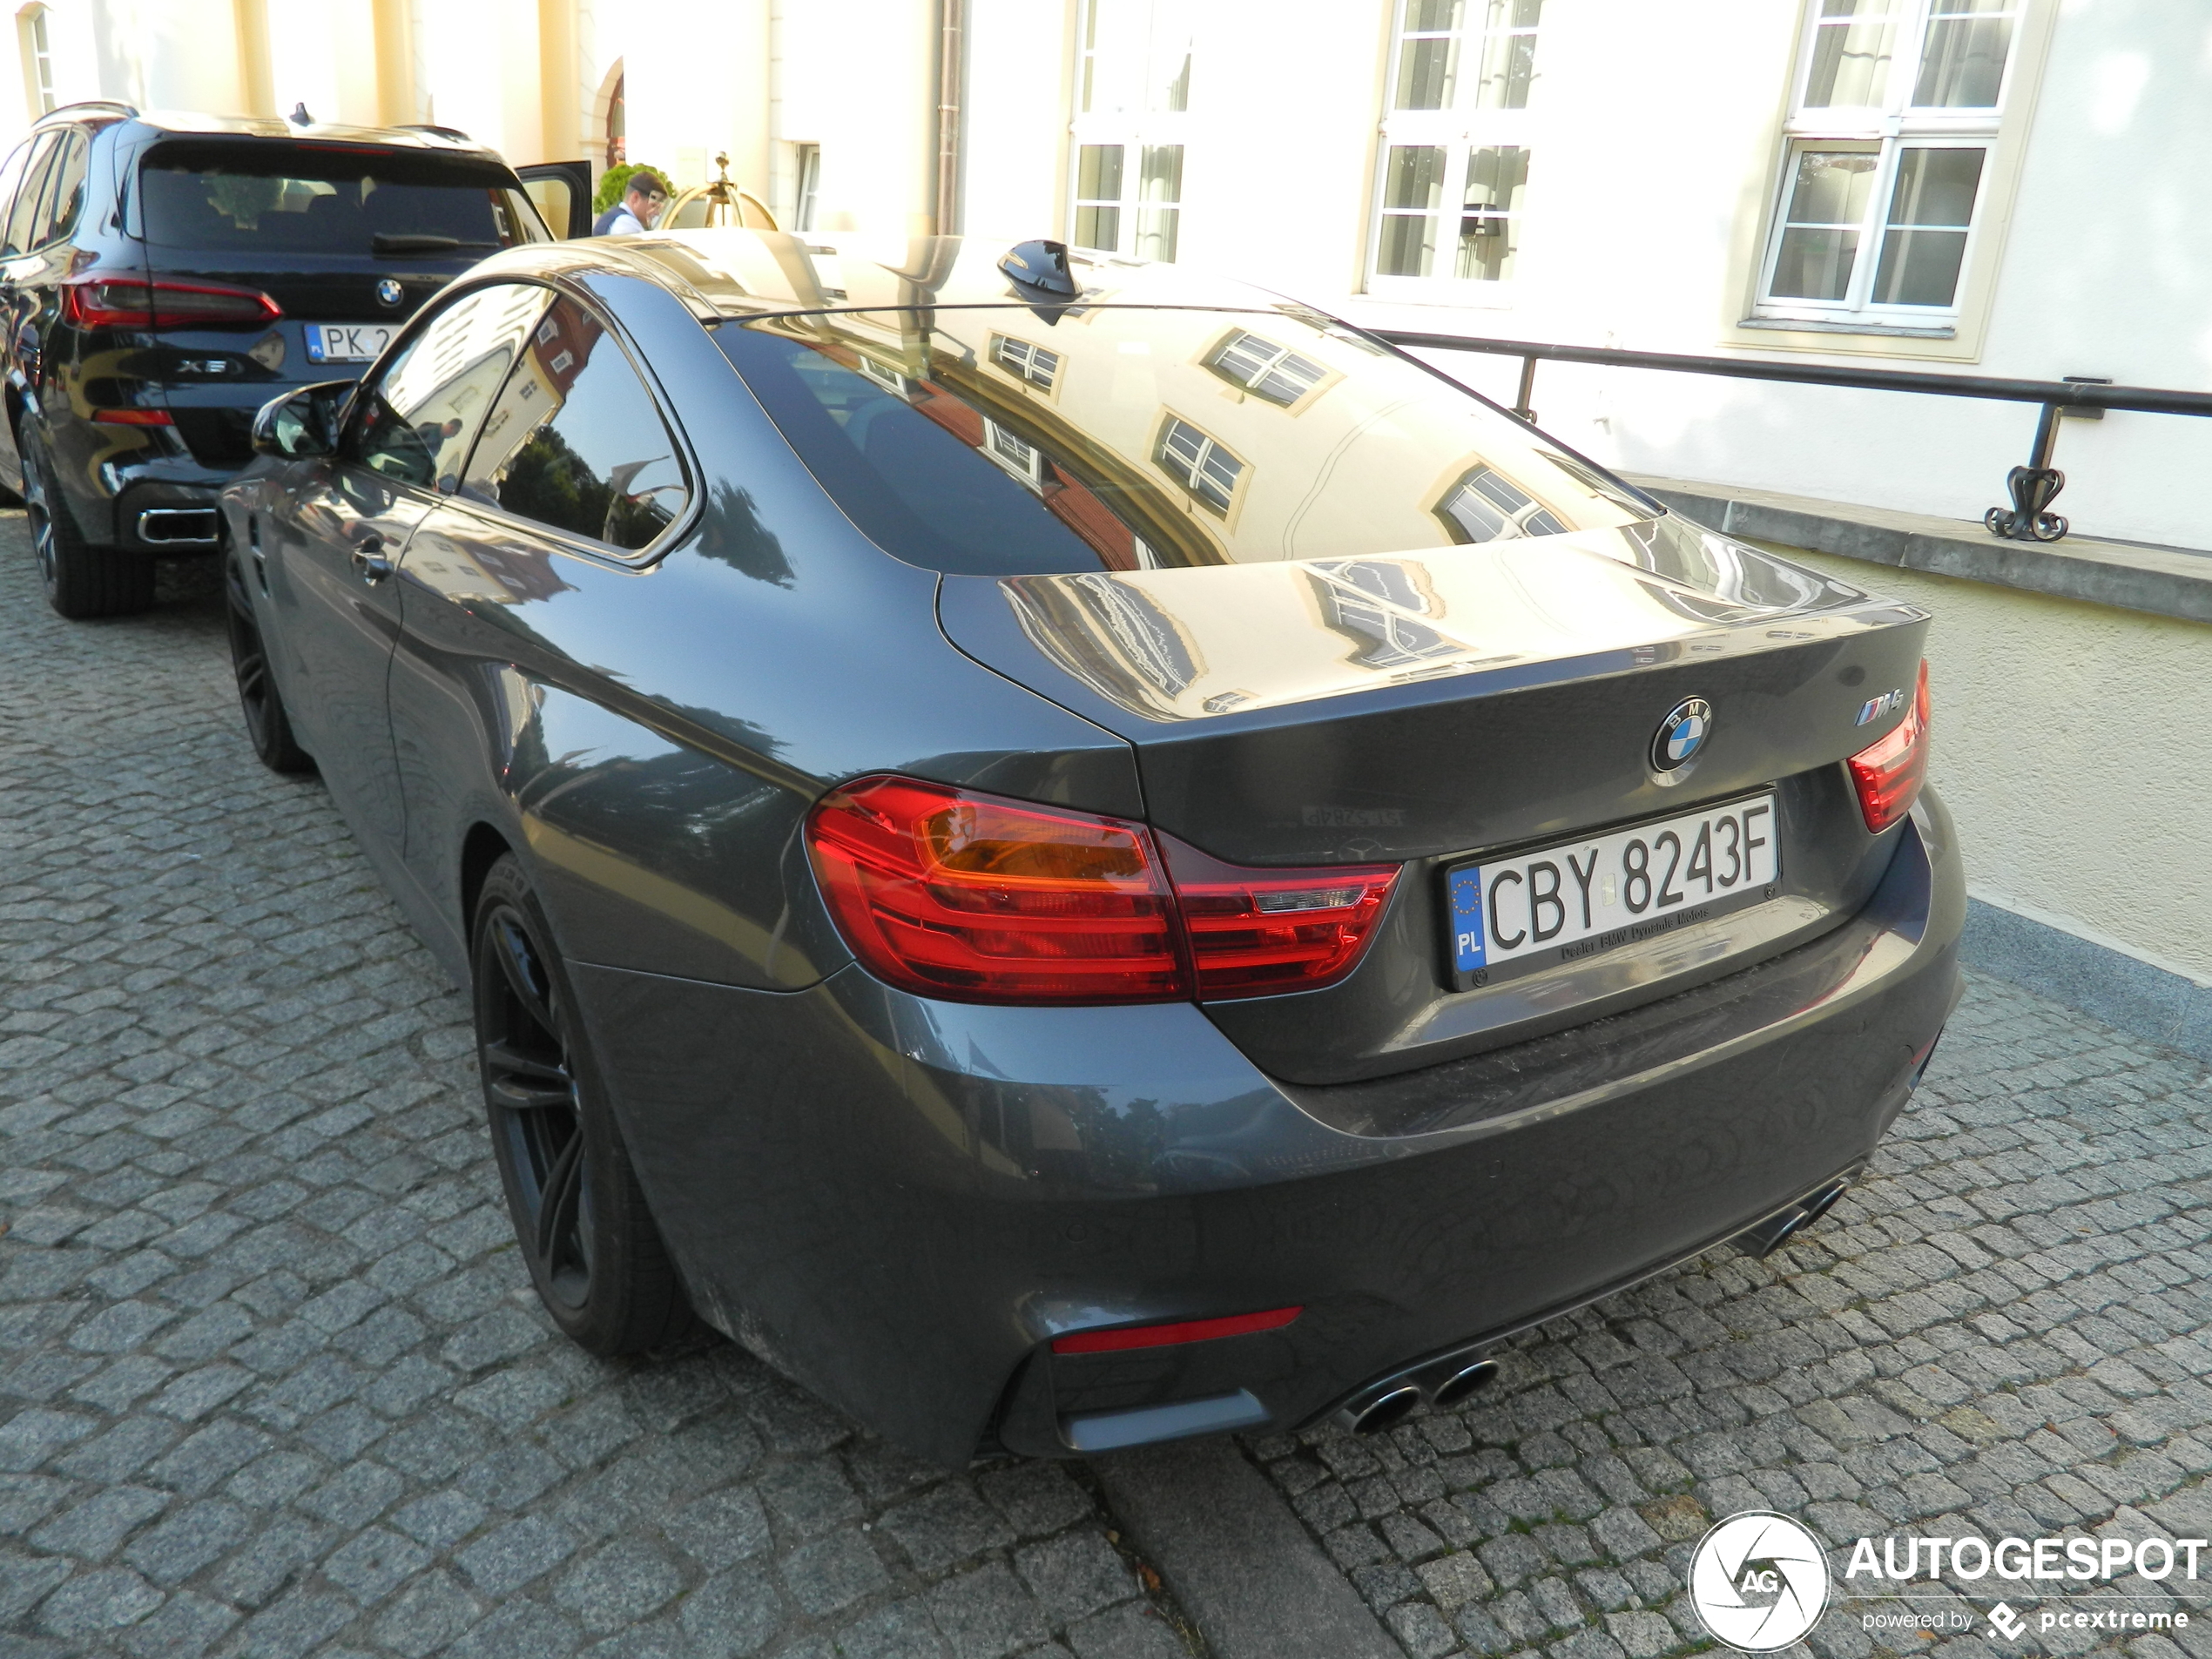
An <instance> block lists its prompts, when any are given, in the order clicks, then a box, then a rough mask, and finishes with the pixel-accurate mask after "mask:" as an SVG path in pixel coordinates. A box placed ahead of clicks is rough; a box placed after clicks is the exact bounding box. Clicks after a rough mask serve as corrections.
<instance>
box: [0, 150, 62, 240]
mask: <svg viewBox="0 0 2212 1659" xmlns="http://www.w3.org/2000/svg"><path fill="white" fill-rule="evenodd" d="M60 143H61V139H60V138H58V137H57V135H55V134H54V133H51V132H47V133H42V134H41V135H40V136H39V138H38V139H37V148H36V149H34V150H33V151H32V152H31V157H30V168H29V170H28V171H27V172H25V173H24V181H23V189H22V190H21V191H20V192H17V196H16V201H15V206H13V207H12V208H10V210H9V212H8V230H7V235H6V239H5V243H4V245H0V253H22V252H23V251H24V249H25V248H27V247H29V246H31V240H30V232H31V226H32V224H33V223H34V222H35V220H36V219H37V213H38V203H39V199H40V198H41V197H42V196H44V193H45V190H46V184H47V181H48V179H49V178H50V177H51V175H52V172H53V162H54V150H55V147H56V146H57V145H59V144H60Z"/></svg>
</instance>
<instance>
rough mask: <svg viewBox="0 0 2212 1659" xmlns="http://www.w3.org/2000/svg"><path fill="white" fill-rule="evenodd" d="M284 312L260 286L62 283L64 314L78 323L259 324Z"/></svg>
mask: <svg viewBox="0 0 2212 1659" xmlns="http://www.w3.org/2000/svg"><path fill="white" fill-rule="evenodd" d="M283 315H284V307H282V306H280V305H279V304H277V302H276V301H275V300H272V299H270V298H269V296H268V295H267V294H266V293H261V292H260V290H258V289H255V288H232V287H221V286H219V285H217V284H213V283H206V282H145V281H139V280H132V279H125V278H118V277H83V278H79V279H78V280H76V281H74V282H68V283H64V284H63V285H62V317H63V320H64V321H66V322H67V323H69V324H70V326H71V327H75V328H186V327H195V326H197V327H215V328H220V327H254V326H258V325H260V324H265V323H272V322H274V321H276V320H278V319H279V318H280V317H282V316H283Z"/></svg>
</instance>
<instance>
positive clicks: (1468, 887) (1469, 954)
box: [1451, 867, 1483, 974]
mask: <svg viewBox="0 0 2212 1659" xmlns="http://www.w3.org/2000/svg"><path fill="white" fill-rule="evenodd" d="M1451 900H1452V956H1453V961H1454V962H1455V963H1456V964H1457V966H1458V968H1459V970H1460V973H1462V974H1471V973H1473V972H1474V970H1475V969H1476V968H1480V967H1481V966H1482V965H1483V955H1482V944H1483V941H1482V872H1481V870H1480V868H1473V867H1471V868H1468V869H1465V870H1454V871H1453V872H1452V879H1451Z"/></svg>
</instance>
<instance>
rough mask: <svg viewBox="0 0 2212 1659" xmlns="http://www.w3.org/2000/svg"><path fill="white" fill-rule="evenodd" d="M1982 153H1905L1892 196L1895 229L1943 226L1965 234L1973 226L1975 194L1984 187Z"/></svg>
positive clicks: (1972, 151) (1943, 151)
mask: <svg viewBox="0 0 2212 1659" xmlns="http://www.w3.org/2000/svg"><path fill="white" fill-rule="evenodd" d="M1987 153H1988V152H1986V151H1982V150H1957V149H1941V150H1935V149H1929V150H1906V151H1905V152H1902V153H1900V154H1899V155H1898V160H1897V187H1896V188H1895V189H1894V190H1892V191H1891V192H1890V223H1891V224H1892V225H1940V226H1945V227H1946V228H1948V229H1952V230H1964V229H1966V226H1969V225H1971V224H1972V223H1973V218H1974V192H1975V191H1977V190H1978V189H1979V188H1980V185H1981V163H1982V158H1983V156H1985V155H1986V154H1987Z"/></svg>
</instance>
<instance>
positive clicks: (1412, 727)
mask: <svg viewBox="0 0 2212 1659" xmlns="http://www.w3.org/2000/svg"><path fill="white" fill-rule="evenodd" d="M940 614H941V620H942V623H943V625H944V627H945V630H946V632H947V633H948V636H949V637H951V638H952V639H953V641H954V644H958V645H959V646H960V647H961V649H962V650H964V651H967V652H968V654H969V655H971V656H973V657H974V658H977V659H978V660H980V661H981V662H983V663H985V664H988V665H989V666H991V667H993V668H995V669H996V670H997V671H1000V672H1001V673H1003V674H1006V675H1007V676H1008V677H1009V678H1013V679H1014V680H1015V681H1017V682H1018V683H1020V684H1022V685H1025V686H1028V688H1029V689H1031V690H1033V691H1037V692H1038V693H1040V694H1041V695H1042V696H1044V697H1047V698H1050V699H1051V700H1053V701H1054V702H1056V703H1059V704H1062V705H1063V706H1066V707H1068V708H1069V709H1071V710H1073V711H1076V712H1077V713H1080V714H1082V715H1083V716H1085V717H1086V718H1089V719H1091V720H1093V721H1096V723H1097V724H1099V725H1103V726H1105V727H1106V728H1107V729H1109V730H1110V731H1113V732H1116V733H1118V734H1119V735H1121V736H1122V737H1123V738H1126V739H1127V740H1128V741H1129V742H1130V744H1131V745H1133V746H1134V747H1135V749H1136V757H1137V765H1138V769H1139V773H1140V776H1141V778H1142V779H1143V787H1144V792H1145V800H1146V811H1147V816H1148V817H1149V818H1150V821H1151V822H1152V823H1153V824H1154V825H1156V826H1157V827H1159V828H1161V829H1163V830H1165V831H1166V832H1168V833H1170V834H1172V835H1175V836H1177V837H1180V838H1182V839H1183V840H1187V841H1189V842H1190V843H1192V844H1193V845H1194V846H1197V847H1199V848H1201V849H1202V850H1204V852H1206V853H1211V854H1212V855H1213V856H1214V857H1216V858H1218V859H1222V860H1228V861H1230V862H1231V863H1237V864H1244V865H1254V866H1264V865H1326V864H1338V863H1345V864H1350V863H1372V862H1376V861H1379V860H1400V861H1403V862H1405V863H1406V866H1407V868H1406V872H1405V874H1404V876H1402V877H1401V879H1400V880H1399V890H1398V893H1397V894H1396V896H1395V898H1394V899H1393V906H1392V909H1391V913H1390V914H1389V915H1388V917H1387V918H1386V921H1385V923H1384V924H1383V926H1382V928H1381V931H1380V936H1379V937H1378V938H1377V939H1376V941H1374V944H1373V945H1372V948H1370V950H1369V952H1368V953H1367V954H1366V957H1365V958H1364V959H1363V960H1362V962H1361V964H1360V967H1359V968H1358V969H1357V970H1356V971H1355V972H1354V973H1353V974H1352V975H1351V976H1350V977H1349V978H1348V979H1346V980H1345V981H1343V982H1341V983H1340V984H1339V985H1336V986H1333V987H1331V988H1328V989H1325V990H1322V991H1315V992H1305V993H1299V994H1297V995H1287V996H1278V997H1271V998H1264V999H1255V1000H1253V1001H1244V1002H1224V1003H1216V1004H1210V1005H1209V1012H1210V1013H1211V1014H1212V1015H1214V1017H1215V1018H1216V1020H1217V1022H1219V1023H1221V1024H1222V1025H1223V1026H1224V1029H1228V1030H1230V1031H1231V1035H1233V1036H1235V1037H1236V1038H1237V1040H1238V1042H1239V1043H1240V1045H1241V1046H1243V1047H1244V1049H1245V1050H1246V1052H1248V1053H1250V1054H1251V1055H1252V1056H1253V1058H1254V1059H1255V1060H1256V1061H1258V1062H1259V1063H1261V1064H1263V1065H1264V1066H1267V1067H1269V1068H1270V1069H1272V1070H1274V1071H1275V1072H1276V1073H1277V1075H1278V1076H1285V1077H1287V1078H1291V1079H1293V1080H1296V1081H1304V1082H1339V1081H1345V1080H1349V1079H1352V1078H1356V1077H1363V1076H1378V1075H1382V1074H1383V1073H1386V1072H1388V1071H1390V1070H1393V1069H1407V1068H1410V1067H1412V1066H1414V1065H1420V1064H1426V1063H1432V1062H1435V1061H1439V1060H1442V1059H1446V1058H1450V1057H1454V1056H1456V1055H1459V1054H1462V1053H1467V1052H1473V1051H1474V1050H1476V1049H1481V1048H1484V1047H1489V1046H1495V1045H1496V1044H1499V1043H1502V1042H1509V1041H1515V1040H1519V1039H1521V1038H1523V1037H1526V1036H1529V1035H1536V1034H1538V1033H1539V1032H1540V1031H1541V1030H1545V1029H1553V1028H1559V1027H1561V1026H1563V1025H1566V1024H1571V1023H1575V1022H1579V1021H1581V1020H1583V1019H1588V1018H1592V1017H1595V1016H1596V1015H1599V1014H1602V1013H1608V1012H1613V1011H1616V1010H1618V1009H1619V1008H1623V1007H1628V1006H1633V1005H1634V1004H1635V1002H1637V1001H1648V1000H1649V999H1650V998H1652V997H1656V996H1657V995H1663V994H1666V993H1667V992H1669V991H1672V990H1675V989H1679V988H1686V987H1688V986H1689V985H1691V984H1695V983H1697V982H1700V981H1703V980H1706V979H1710V978H1714V977H1717V976H1718V975H1719V974H1723V973H1727V972H1730V971H1733V970H1735V969H1737V968H1742V967H1744V966H1746V965H1748V964H1749V963H1750V962H1752V961H1757V960H1759V959H1760V958H1761V957H1762V956H1764V955H1766V954H1772V953H1774V952H1777V951H1779V950H1781V949H1784V948H1787V947H1789V946H1790V945H1792V944H1795V943H1797V942H1800V941H1803V940H1804V939H1806V938H1809V937H1811V936H1812V935H1813V934H1817V933H1818V932H1820V931H1823V930H1824V928H1825V927H1831V926H1833V925H1835V924H1836V923H1837V922H1838V921H1841V920H1843V919H1844V917H1845V916H1847V915H1848V914H1851V912H1852V911H1853V910H1855V909H1856V908H1857V907H1858V905H1859V904H1860V903H1862V902H1863V901H1864V900H1865V896H1866V895H1867V894H1869V893H1870V892H1871V890H1872V887H1873V885H1874V884H1875V882H1876V881H1877V880H1878V879H1879V876H1880V873H1881V870H1882V868H1883V867H1885V864H1886V861H1887V857H1888V853H1889V851H1890V850H1891V848H1892V846H1894V844H1895V841H1896V840H1897V832H1896V831H1894V830H1893V831H1892V832H1891V833H1889V834H1888V835H1887V836H1885V837H1875V836H1872V835H1870V834H1869V833H1867V831H1866V829H1865V824H1864V821H1863V820H1862V819H1860V817H1859V815H1858V806H1857V804H1856V798H1855V796H1854V795H1853V793H1852V791H1851V786H1850V784H1849V782H1848V779H1846V778H1845V776H1844V768H1843V767H1842V766H1841V765H1839V764H1838V763H1840V762H1841V761H1843V760H1844V759H1845V758H1846V757H1847V756H1849V755H1851V754H1853V753H1855V752H1858V750H1860V749H1863V748H1865V746H1866V745H1869V744H1870V743H1872V742H1873V741H1875V740H1876V739H1877V738H1880V737H1881V736H1882V735H1884V734H1885V732H1887V731H1888V730H1889V729H1890V728H1891V727H1892V726H1894V725H1897V724H1898V722H1899V721H1900V720H1901V719H1902V718H1904V714H1903V711H1902V705H1901V704H1900V705H1899V706H1898V708H1896V709H1885V710H1884V711H1882V712H1881V713H1880V714H1879V715H1878V717H1877V718H1869V719H1868V720H1867V721H1866V722H1865V724H1860V723H1859V717H1860V715H1861V714H1862V712H1863V711H1865V709H1866V708H1867V706H1868V705H1869V704H1870V703H1871V702H1872V701H1873V700H1874V699H1876V698H1880V697H1882V696H1883V695H1884V694H1885V693H1888V692H1890V691H1893V690H1895V689H1897V688H1900V687H1904V688H1909V687H1911V686H1912V684H1913V683H1914V678H1915V675H1916V674H1917V671H1918V669H1919V661H1920V657H1921V651H1922V646H1923V644H1924V636H1925V626H1926V616H1925V613H1924V612H1922V611H1919V610H1915V609H1913V608H1912V607H1910V606H1905V605H1900V604H1892V603H1887V602H1884V601H1880V600H1877V599H1873V598H1871V597H1869V596H1867V595H1866V594H1865V593H1863V592H1861V591H1859V590H1857V589H1854V588H1851V587H1849V586H1847V585H1845V584H1844V583H1838V582H1835V581H1832V580H1831V579H1830V578H1828V577H1824V576H1822V575H1820V574H1819V573H1817V572H1816V571H1812V570H1806V569H1804V568H1803V567H1801V566H1797V565H1794V564H1791V563H1788V562H1787V561H1785V560H1783V559H1780V558H1777V557H1775V556H1771V555H1769V554H1765V553H1763V552H1760V551H1759V550H1756V549H1753V548H1749V547H1746V546H1743V544H1742V543H1736V542H1733V541H1730V540H1729V539H1728V538H1726V537H1723V536H1716V535H1713V534H1711V533H1710V532H1706V531H1703V530H1701V529H1697V528H1696V526H1693V525H1690V524H1689V523H1686V522H1684V521H1683V520H1681V519H1679V518H1676V517H1672V516H1668V517H1662V518H1659V519H1656V520H1654V521H1652V522H1650V523H1642V524H1635V525H1630V526H1627V527H1624V528H1622V529H1617V530H1588V531H1581V532H1576V533H1574V534H1570V535H1567V536H1543V537H1540V538H1527V539H1518V540H1507V541H1498V542H1492V543H1483V544H1480V545H1473V546H1463V547H1453V548H1448V549H1440V550H1422V551H1420V552H1418V553H1413V554H1406V555H1399V556H1387V557H1373V556H1368V557H1359V558H1350V559H1329V560H1317V561H1300V562H1289V561H1286V562H1284V563H1253V564H1242V565H1233V566H1217V567H1211V568H1197V569H1183V570H1134V571H1100V572H1085V573H1082V574H1073V575H1056V576H1028V577H1004V578H990V577H947V578H946V580H945V582H944V585H943V588H942V590H941V598H940ZM1693 698H1696V699H1703V701H1704V702H1705V703H1706V704H1707V705H1710V710H1711V731H1710V737H1709V738H1708V739H1707V741H1706V743H1705V745H1704V747H1703V751H1702V752H1699V753H1698V755H1697V756H1696V762H1695V764H1694V765H1688V766H1683V767H1682V768H1681V769H1680V770H1678V771H1676V772H1672V773H1662V772H1659V771H1658V770H1657V769H1656V767H1655V765H1654V763H1653V761H1652V759H1651V754H1652V748H1653V745H1654V742H1655V739H1656V738H1657V737H1658V735H1659V732H1660V728H1661V725H1662V720H1663V719H1664V718H1665V717H1667V716H1668V715H1669V711H1672V710H1675V709H1676V708H1677V707H1678V706H1679V705H1683V704H1684V703H1685V702H1687V701H1689V699H1693ZM1766 790H1772V791H1773V792H1774V793H1775V813H1776V819H1775V821H1776V833H1777V850H1778V853H1779V859H1780V870H1779V873H1778V879H1777V881H1776V882H1775V883H1774V884H1772V887H1771V889H1770V896H1768V897H1765V898H1764V899H1761V900H1759V901H1758V902H1756V903H1752V904H1750V905H1749V906H1748V907H1737V908H1734V909H1732V910H1730V912H1729V913H1728V914H1725V915H1721V916H1717V917H1714V918H1712V919H1710V920H1706V921H1692V922H1689V923H1686V924H1684V925H1683V926H1680V927H1672V928H1670V929H1669V930H1668V931H1667V932H1666V933H1665V934H1663V935H1655V936H1652V937H1649V938H1644V939H1641V940H1636V941H1627V942H1624V943H1622V944H1621V945H1620V946H1619V947H1618V948H1608V949H1606V950H1603V951H1602V952H1595V953H1587V954H1584V955H1582V956H1581V957H1579V958H1577V959H1575V960H1573V961H1568V960H1560V961H1545V962H1533V961H1521V962H1518V963H1516V964H1515V965H1514V968H1513V971H1512V972H1510V973H1505V972H1501V973H1499V974H1494V975H1490V974H1487V975H1484V976H1483V978H1482V980H1481V981H1480V982H1477V983H1474V984H1473V985H1468V984H1467V980H1466V976H1465V975H1463V974H1455V973H1454V972H1453V968H1452V965H1451V962H1450V961H1449V959H1448V954H1447V943H1448V941H1449V940H1450V937H1451V934H1450V922H1449V917H1448V914H1447V903H1446V900H1445V876H1446V872H1447V870H1448V869H1449V868H1450V867H1452V866H1453V865H1455V864H1458V863H1460V862H1463V861H1465V860H1467V859H1468V858H1470V857H1471V856H1475V855H1480V856H1482V857H1484V858H1486V859H1487V858H1488V857H1490V856H1491V855H1493V854H1495V853H1505V852H1509V851H1511V850H1513V849H1516V848H1523V847H1526V848H1529V849H1532V850H1533V849H1539V848H1541V847H1544V846H1546V845H1547V844H1550V843H1561V842H1566V841H1569V840H1576V839H1578V838H1583V837H1587V836H1588V835H1591V834H1593V833H1597V832H1601V831H1605V830H1608V829H1611V828H1614V827H1616V826H1632V825H1635V824H1636V823H1637V822H1639V821H1640V820H1644V819H1662V818H1667V817H1669V816H1675V815H1679V814H1683V813H1689V812H1692V811H1694V810H1696V809H1698V808H1700V807H1702V806H1706V805H1708V804H1712V803H1721V802H1725V801H1728V800H1730V799H1733V798H1738V797H1747V796H1750V795H1753V794H1755V793H1757V792H1764V791H1766ZM1685 914H1687V913H1685Z"/></svg>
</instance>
